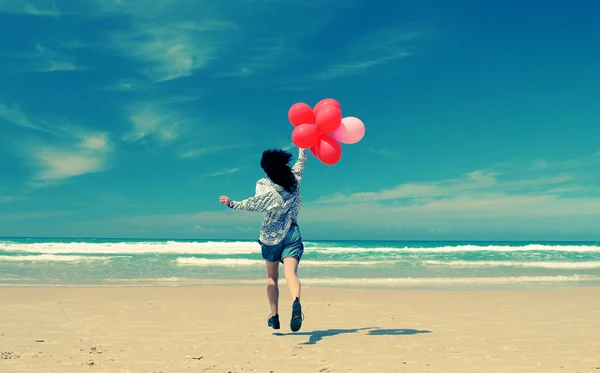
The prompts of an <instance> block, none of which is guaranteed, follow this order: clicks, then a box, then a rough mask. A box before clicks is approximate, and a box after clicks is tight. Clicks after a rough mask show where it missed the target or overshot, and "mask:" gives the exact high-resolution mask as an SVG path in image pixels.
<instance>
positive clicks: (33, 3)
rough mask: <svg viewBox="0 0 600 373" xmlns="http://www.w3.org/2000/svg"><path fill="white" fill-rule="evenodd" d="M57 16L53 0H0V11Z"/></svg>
mask: <svg viewBox="0 0 600 373" xmlns="http://www.w3.org/2000/svg"><path fill="white" fill-rule="evenodd" d="M3 12H4V13H13V14H25V15H30V16H53V17H56V16H59V15H60V13H59V12H58V10H57V9H56V2H55V1H54V0H30V1H28V0H0V13H3Z"/></svg>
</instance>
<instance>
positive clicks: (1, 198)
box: [0, 194, 22, 203]
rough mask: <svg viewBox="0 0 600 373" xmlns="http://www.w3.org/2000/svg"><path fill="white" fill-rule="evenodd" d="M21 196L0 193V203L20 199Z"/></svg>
mask: <svg viewBox="0 0 600 373" xmlns="http://www.w3.org/2000/svg"><path fill="white" fill-rule="evenodd" d="M21 199H22V197H17V196H10V195H3V194H0V203H10V202H15V201H18V200H21Z"/></svg>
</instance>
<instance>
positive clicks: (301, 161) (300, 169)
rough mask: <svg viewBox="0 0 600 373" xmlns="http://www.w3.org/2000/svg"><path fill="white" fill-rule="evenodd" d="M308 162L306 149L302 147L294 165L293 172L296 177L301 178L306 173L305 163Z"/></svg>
mask: <svg viewBox="0 0 600 373" xmlns="http://www.w3.org/2000/svg"><path fill="white" fill-rule="evenodd" d="M305 164H306V149H300V150H299V152H298V160H296V163H295V164H294V167H292V172H293V173H294V175H295V176H296V179H298V180H301V179H302V175H303V174H304V165H305Z"/></svg>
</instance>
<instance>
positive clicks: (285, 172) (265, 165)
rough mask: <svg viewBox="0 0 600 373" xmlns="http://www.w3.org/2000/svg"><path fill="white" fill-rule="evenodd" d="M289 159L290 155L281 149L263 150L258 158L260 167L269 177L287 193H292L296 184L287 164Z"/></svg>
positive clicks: (290, 158)
mask: <svg viewBox="0 0 600 373" xmlns="http://www.w3.org/2000/svg"><path fill="white" fill-rule="evenodd" d="M291 160H292V155H291V154H290V153H288V152H286V151H284V150H281V149H270V150H265V151H264V152H263V154H262V158H261V160H260V167H262V169H263V170H264V171H265V173H266V174H267V176H268V177H269V179H271V181H273V182H274V183H275V184H277V185H280V186H281V187H283V189H285V190H286V191H288V192H289V193H293V192H294V191H295V190H296V187H297V184H298V181H297V180H296V177H295V176H294V173H293V172H292V168H291V167H290V165H289V163H290V161H291Z"/></svg>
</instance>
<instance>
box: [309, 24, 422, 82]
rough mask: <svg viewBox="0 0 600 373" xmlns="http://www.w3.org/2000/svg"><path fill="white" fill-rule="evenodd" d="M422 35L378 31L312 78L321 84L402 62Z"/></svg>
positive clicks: (395, 31) (402, 31) (394, 30)
mask: <svg viewBox="0 0 600 373" xmlns="http://www.w3.org/2000/svg"><path fill="white" fill-rule="evenodd" d="M425 35H426V33H425V32H422V31H406V30H404V29H383V30H377V31H375V32H373V33H371V34H368V35H367V36H365V37H363V38H361V39H360V40H358V41H356V43H352V46H351V48H349V49H348V50H347V51H346V52H345V53H341V54H340V56H341V58H342V61H339V62H337V63H334V64H333V65H331V66H329V67H327V68H325V69H324V70H322V71H320V72H317V73H315V74H314V75H313V78H314V79H316V80H320V81H328V80H332V79H337V78H343V77H346V76H349V75H356V74H362V73H366V72H367V71H369V70H371V69H372V68H374V67H377V66H380V65H383V64H388V63H392V62H395V61H399V60H402V59H404V58H407V57H409V56H411V55H412V54H413V52H412V51H411V50H410V43H411V42H413V41H415V40H417V39H421V38H423V37H424V36H425Z"/></svg>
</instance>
